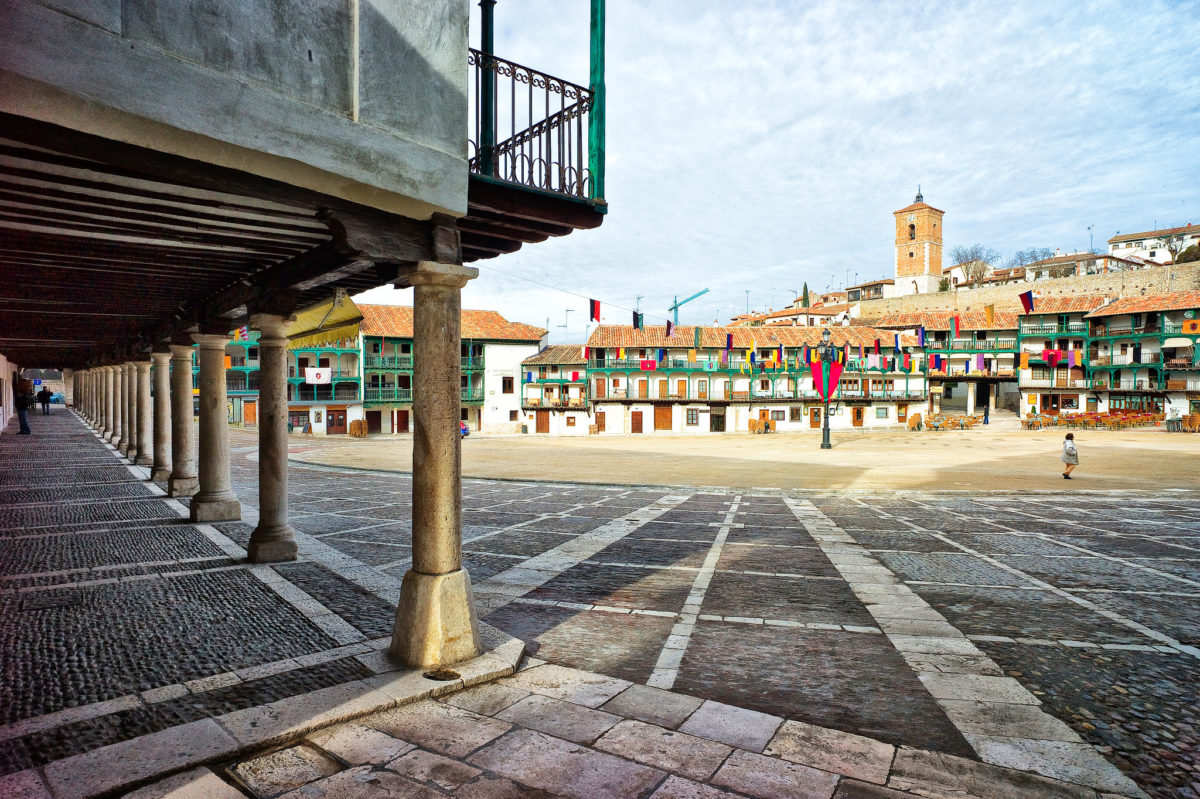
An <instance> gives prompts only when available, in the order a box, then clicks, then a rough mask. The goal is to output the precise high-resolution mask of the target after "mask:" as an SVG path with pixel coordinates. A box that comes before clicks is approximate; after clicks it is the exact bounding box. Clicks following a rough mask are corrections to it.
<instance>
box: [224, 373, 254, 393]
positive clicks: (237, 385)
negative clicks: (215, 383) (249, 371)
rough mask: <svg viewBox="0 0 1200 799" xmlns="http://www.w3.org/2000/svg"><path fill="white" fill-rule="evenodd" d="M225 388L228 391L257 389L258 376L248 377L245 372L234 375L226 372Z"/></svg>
mask: <svg viewBox="0 0 1200 799" xmlns="http://www.w3.org/2000/svg"><path fill="white" fill-rule="evenodd" d="M225 390H226V391H228V392H235V391H258V376H257V375H255V376H254V377H248V376H246V375H245V374H241V375H236V374H232V373H229V372H226V373H225Z"/></svg>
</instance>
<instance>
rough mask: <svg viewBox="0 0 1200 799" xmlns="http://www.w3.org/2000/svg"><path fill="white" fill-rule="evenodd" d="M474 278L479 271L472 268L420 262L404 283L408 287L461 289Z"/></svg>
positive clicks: (477, 275)
mask: <svg viewBox="0 0 1200 799" xmlns="http://www.w3.org/2000/svg"><path fill="white" fill-rule="evenodd" d="M476 277H479V270H478V269H476V268H475V267H473V266H458V265H457V264H439V263H435V262H433V261H420V262H418V263H417V265H416V267H415V268H414V269H413V270H412V271H411V272H409V273H408V278H407V281H406V282H407V283H408V285H410V286H446V287H447V288H455V289H461V288H462V287H463V286H465V285H467V281H468V280H471V279H473V278H476Z"/></svg>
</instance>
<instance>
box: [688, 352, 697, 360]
mask: <svg viewBox="0 0 1200 799" xmlns="http://www.w3.org/2000/svg"><path fill="white" fill-rule="evenodd" d="M695 362H696V351H695V350H688V363H695Z"/></svg>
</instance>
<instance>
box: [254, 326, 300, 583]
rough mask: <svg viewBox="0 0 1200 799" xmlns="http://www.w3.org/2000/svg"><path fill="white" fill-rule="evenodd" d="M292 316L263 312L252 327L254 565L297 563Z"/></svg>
mask: <svg viewBox="0 0 1200 799" xmlns="http://www.w3.org/2000/svg"><path fill="white" fill-rule="evenodd" d="M286 323H287V318H286V317H284V316H281V315H278V314H267V313H258V314H254V315H253V316H251V317H250V324H251V325H253V326H254V327H256V328H258V329H259V330H261V331H262V335H261V336H259V339H258V364H259V366H258V526H257V527H255V528H254V533H253V534H252V535H251V536H250V543H249V545H248V546H247V547H246V552H247V554H248V555H249V557H250V562H251V563H271V562H274V561H281V560H295V559H296V535H295V531H294V530H292V528H291V526H290V525H289V524H288V495H287V494H288V466H287V457H288V451H287V450H288V441H287V421H288V403H287V337H286V336H285V335H284V325H285V324H286Z"/></svg>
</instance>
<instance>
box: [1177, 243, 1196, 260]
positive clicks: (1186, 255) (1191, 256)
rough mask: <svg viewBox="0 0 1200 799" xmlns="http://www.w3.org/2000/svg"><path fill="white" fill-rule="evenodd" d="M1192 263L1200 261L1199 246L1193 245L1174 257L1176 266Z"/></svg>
mask: <svg viewBox="0 0 1200 799" xmlns="http://www.w3.org/2000/svg"><path fill="white" fill-rule="evenodd" d="M1192 261H1200V244H1193V245H1192V246H1191V247H1188V248H1187V249H1186V250H1184V251H1183V252H1181V253H1179V255H1177V256H1175V263H1177V264H1187V263H1191V262H1192Z"/></svg>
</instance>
